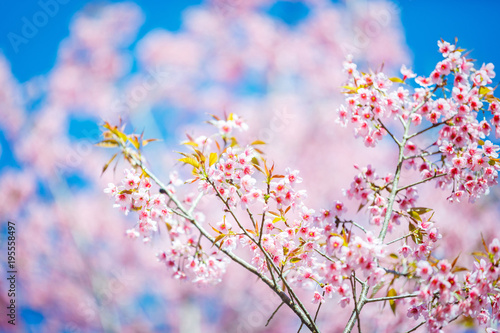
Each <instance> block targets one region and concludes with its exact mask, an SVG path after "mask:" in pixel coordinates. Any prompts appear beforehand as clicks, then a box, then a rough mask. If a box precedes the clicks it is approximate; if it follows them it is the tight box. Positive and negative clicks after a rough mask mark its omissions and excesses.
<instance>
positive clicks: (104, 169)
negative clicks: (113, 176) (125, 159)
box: [101, 153, 118, 175]
mask: <svg viewBox="0 0 500 333" xmlns="http://www.w3.org/2000/svg"><path fill="white" fill-rule="evenodd" d="M116 155H118V153H116V154H114V155H113V157H111V159H110V160H109V161H108V163H106V164H105V165H104V167H103V168H102V173H101V175H102V174H103V173H104V172H105V171H106V170H107V169H108V167H109V165H110V164H111V162H113V160H114V159H115V157H116Z"/></svg>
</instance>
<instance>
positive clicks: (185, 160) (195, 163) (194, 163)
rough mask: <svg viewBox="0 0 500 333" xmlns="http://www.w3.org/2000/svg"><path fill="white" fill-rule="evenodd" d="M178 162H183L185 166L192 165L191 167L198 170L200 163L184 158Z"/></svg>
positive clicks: (190, 158)
mask: <svg viewBox="0 0 500 333" xmlns="http://www.w3.org/2000/svg"><path fill="white" fill-rule="evenodd" d="M179 161H180V162H184V163H186V164H190V165H192V166H193V167H195V168H198V167H199V166H200V163H198V161H197V160H195V159H194V158H192V157H184V158H180V159H179Z"/></svg>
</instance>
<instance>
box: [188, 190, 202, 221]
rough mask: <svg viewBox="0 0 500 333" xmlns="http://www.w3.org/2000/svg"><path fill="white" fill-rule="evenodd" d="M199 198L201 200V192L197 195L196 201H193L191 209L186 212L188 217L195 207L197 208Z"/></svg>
mask: <svg viewBox="0 0 500 333" xmlns="http://www.w3.org/2000/svg"><path fill="white" fill-rule="evenodd" d="M201 198H203V192H201V193H200V194H198V196H197V197H196V199H195V200H194V201H193V204H192V205H191V207H190V208H189V210H188V213H189V215H191V214H193V212H194V210H195V209H196V206H198V203H199V202H200V200H201Z"/></svg>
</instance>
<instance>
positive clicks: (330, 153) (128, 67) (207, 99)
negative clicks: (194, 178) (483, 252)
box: [0, 0, 500, 332]
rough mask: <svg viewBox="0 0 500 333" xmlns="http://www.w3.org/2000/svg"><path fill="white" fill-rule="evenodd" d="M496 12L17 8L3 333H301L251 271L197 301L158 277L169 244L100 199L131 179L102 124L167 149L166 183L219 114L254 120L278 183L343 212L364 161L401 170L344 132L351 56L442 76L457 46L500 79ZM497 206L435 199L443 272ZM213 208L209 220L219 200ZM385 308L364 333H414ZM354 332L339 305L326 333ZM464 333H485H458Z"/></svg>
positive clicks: (6, 102) (343, 4)
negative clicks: (492, 67) (12, 258)
mask: <svg viewBox="0 0 500 333" xmlns="http://www.w3.org/2000/svg"><path fill="white" fill-rule="evenodd" d="M499 13H500V3H499V2H497V1H474V2H472V1H440V2H435V1H430V0H429V1H423V0H422V1H403V0H401V1H392V2H390V1H359V0H349V1H327V0H308V1H272V0H251V1H246V0H212V1H164V2H157V1H152V0H151V1H129V2H118V1H108V2H104V1H70V0H46V1H44V0H41V1H30V2H9V3H5V2H3V3H2V4H0V223H1V228H2V229H1V231H2V237H1V241H2V243H1V253H2V254H1V255H0V258H2V264H3V265H4V266H2V269H4V268H5V258H6V245H5V240H6V222H7V221H8V220H10V221H15V222H16V228H17V229H16V230H17V231H16V237H17V253H16V254H17V258H16V260H17V265H18V275H17V276H18V281H17V291H18V293H17V297H16V299H17V306H18V308H17V310H18V312H17V315H18V318H17V325H16V327H15V328H12V327H11V326H10V325H7V324H6V320H5V318H6V317H4V315H3V311H4V310H2V317H1V320H0V331H5V332H11V331H13V332H17V331H18V332H103V331H107V332H290V331H296V330H297V328H298V325H299V323H298V321H297V319H295V318H294V316H293V313H291V311H288V310H287V309H282V310H280V312H279V313H278V314H277V315H276V317H275V318H274V319H273V321H272V322H271V323H270V325H269V326H268V327H264V325H265V323H266V321H267V318H268V317H269V315H270V313H271V312H272V311H273V310H274V308H275V307H276V306H277V305H279V300H278V299H276V298H275V297H274V295H271V294H270V293H269V292H268V290H266V288H265V287H262V286H261V285H260V284H259V282H258V281H254V280H252V279H248V275H246V274H245V272H244V271H241V270H240V269H238V268H237V267H235V266H232V268H231V269H230V271H229V272H228V274H227V278H226V280H225V281H224V282H223V283H222V284H220V285H218V286H216V287H210V288H206V289H198V288H196V287H194V286H192V285H190V284H189V283H181V282H179V281H177V280H173V279H171V278H170V275H171V273H170V272H169V271H168V270H167V269H166V268H165V267H164V266H162V265H161V264H159V263H158V262H157V261H156V258H155V253H156V252H157V251H159V250H161V249H162V248H164V247H165V244H164V243H163V242H164V241H165V240H162V239H161V238H158V239H155V240H154V241H153V242H152V243H151V244H147V245H144V244H142V243H141V242H140V241H131V240H129V239H127V238H126V237H125V235H124V230H125V229H128V228H130V226H131V225H133V224H134V219H133V217H125V216H122V214H121V213H120V212H118V211H116V210H113V208H112V202H111V201H110V199H109V198H108V197H107V196H106V195H105V194H104V193H103V192H102V189H103V188H104V187H105V186H106V185H107V183H108V182H117V181H119V179H120V176H121V174H122V173H121V170H122V168H123V167H124V166H125V165H124V163H121V164H120V165H118V167H117V170H116V173H113V172H112V171H108V172H107V173H106V174H104V175H102V176H101V170H102V166H103V165H104V164H105V163H106V161H107V160H108V159H109V158H110V157H111V155H112V153H111V152H110V151H107V150H105V149H102V148H98V147H96V146H94V144H95V143H96V142H97V141H98V140H99V135H100V130H99V124H101V123H102V122H103V121H104V120H107V121H111V122H116V121H118V119H120V118H121V119H123V120H124V121H125V122H126V123H127V124H128V128H129V129H130V130H136V131H138V132H141V131H142V130H144V132H145V136H146V137H147V138H151V137H154V138H160V139H162V141H160V142H157V143H154V144H150V145H148V147H147V148H146V151H145V153H146V156H147V157H148V160H149V163H150V165H151V167H152V169H153V170H154V171H155V172H156V173H157V174H158V175H160V176H161V177H164V178H165V179H168V174H169V172H170V171H172V170H173V169H179V167H180V166H179V165H178V164H176V162H175V157H176V155H175V153H173V151H174V150H178V149H179V148H177V144H178V143H179V142H180V141H181V140H183V139H184V138H185V133H189V134H193V135H200V134H204V133H207V131H210V130H211V129H210V128H208V127H207V126H205V125H203V121H204V120H207V114H217V115H222V114H223V113H224V112H227V113H228V112H234V113H237V114H240V115H241V116H243V117H244V118H245V119H246V120H247V121H248V123H249V125H250V130H249V132H248V133H247V135H248V138H250V140H251V141H253V139H261V140H263V141H266V142H267V143H268V145H267V146H266V147H265V151H266V154H267V156H268V158H269V159H271V160H274V161H275V162H276V164H277V167H278V168H280V169H281V170H283V169H284V168H285V167H287V166H290V167H293V168H297V169H300V170H301V175H302V176H303V178H304V183H303V186H304V188H305V189H307V190H308V192H309V197H308V202H307V205H308V206H310V207H313V208H315V209H319V208H321V207H328V206H329V205H331V203H332V202H333V201H334V200H336V199H342V191H341V190H342V188H347V187H349V183H350V181H351V179H352V177H353V176H354V175H355V174H356V171H355V170H354V169H353V168H352V165H353V164H354V163H358V164H360V165H364V164H368V163H371V164H372V165H374V166H375V167H376V168H377V170H380V172H382V173H384V172H388V171H393V170H391V168H392V167H393V165H394V164H393V163H391V162H393V161H394V158H395V156H394V152H393V149H392V148H394V147H392V146H391V144H390V142H388V143H387V144H381V145H380V146H379V147H378V148H377V149H376V150H374V149H366V148H365V147H364V146H363V145H362V144H361V143H360V142H356V141H355V140H354V139H353V136H352V133H351V130H350V129H344V128H341V127H340V126H338V125H337V124H336V123H335V119H336V115H335V110H336V108H337V107H338V106H339V104H340V103H341V102H342V97H341V96H340V94H339V87H340V86H341V85H342V82H343V80H344V76H343V73H342V61H343V60H344V58H345V55H346V54H348V53H350V54H353V55H354V57H355V60H356V61H357V62H358V63H360V64H361V65H362V66H363V67H364V68H366V69H369V68H373V69H374V68H379V67H380V65H381V64H382V63H383V64H384V66H385V67H384V68H385V70H386V71H388V72H390V73H392V74H393V75H397V72H398V70H399V68H400V66H401V64H403V63H404V64H406V65H407V66H408V67H412V68H413V69H414V70H415V71H416V72H417V73H418V74H420V75H428V74H429V73H430V72H431V71H432V69H433V67H434V64H435V63H436V62H437V61H439V60H440V57H441V56H440V55H439V54H438V53H437V44H436V43H437V40H438V39H440V38H444V39H445V40H448V41H450V42H453V41H454V39H455V37H457V38H458V40H459V45H460V46H461V47H463V48H466V49H469V50H472V54H471V56H472V58H474V59H477V61H478V62H479V64H481V63H483V62H493V63H494V64H499V63H500V52H499V50H500V36H499V34H498V33H497V31H498V27H497V22H496V17H497V16H498V14H499ZM497 81H498V80H497ZM208 133H209V132H208ZM181 173H182V169H181ZM409 177H410V176H409ZM403 180H404V179H403ZM193 191H196V189H195V188H190V187H187V188H186V190H185V192H182V193H181V195H186V196H189V195H191V193H192V192H193ZM498 193H499V192H498V190H494V191H492V193H490V195H489V196H487V197H485V198H482V199H481V200H479V201H478V202H477V203H476V204H475V205H470V204H467V203H464V204H461V205H454V206H450V205H449V204H447V203H446V202H445V198H446V196H447V195H448V194H447V193H440V192H436V191H434V190H433V188H432V186H428V187H427V188H425V187H424V188H423V189H422V191H421V194H420V196H421V200H422V205H426V204H427V206H431V207H434V208H436V220H437V221H438V223H439V225H440V227H441V229H442V230H443V233H444V235H445V236H444V238H445V239H446V240H445V241H443V244H442V245H441V247H440V248H439V249H438V250H437V255H438V256H441V257H446V256H447V257H453V258H454V257H455V256H456V255H457V254H458V253H459V252H462V253H467V252H470V251H472V250H473V249H475V248H476V247H477V246H479V245H480V239H481V236H480V233H481V232H483V234H484V235H486V237H489V238H491V237H493V235H494V233H495V231H496V230H498V222H497V221H498V218H499V214H498V213H499V212H498V208H497V203H498ZM201 208H202V209H204V210H205V211H206V212H207V216H208V218H210V211H211V210H213V208H212V206H211V205H210V202H209V201H208V200H207V201H202V203H201ZM354 212H355V209H351V213H352V216H354ZM365 218H366V216H364V215H362V214H361V215H360V216H358V219H359V220H360V223H364V222H366V221H363V220H364V219H365ZM461 260H462V259H461ZM463 260H464V265H465V264H467V259H463ZM1 281H2V282H0V286H1V294H0V308H2V309H5V306H6V304H7V303H6V302H7V301H8V299H7V295H6V291H5V290H4V289H5V286H6V283H4V281H5V280H4V278H3V277H1ZM385 310H387V309H385ZM385 310H384V309H380V308H378V307H373V308H372V309H370V310H368V311H367V312H366V314H364V317H363V325H365V326H366V331H377V332H395V331H397V330H403V329H404V327H406V326H405V325H408V327H410V326H409V325H411V323H410V324H405V323H404V321H405V318H406V311H405V310H404V309H398V311H399V312H398V316H394V315H392V314H391V313H390V311H389V313H387V312H382V313H385V314H386V315H384V316H381V315H380V314H381V311H385ZM346 316H347V314H346V313H344V312H342V311H340V310H339V309H338V306H337V305H336V302H335V301H334V302H331V304H330V305H328V306H325V307H324V309H323V310H322V313H321V314H320V317H319V320H320V327H322V329H323V330H324V331H325V332H338V331H339V330H340V329H341V327H343V324H344V322H345V320H346V318H347V317H346ZM466 330H469V331H475V329H474V328H472V327H465V326H463V325H461V324H460V323H458V324H457V325H455V326H453V327H451V328H449V331H450V332H455V331H466Z"/></svg>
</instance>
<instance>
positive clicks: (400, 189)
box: [397, 173, 446, 193]
mask: <svg viewBox="0 0 500 333" xmlns="http://www.w3.org/2000/svg"><path fill="white" fill-rule="evenodd" d="M443 176H446V174H445V173H440V174H439V175H434V176H432V177H429V178H425V179H422V180H420V181H418V182H416V183H413V184H410V185H406V186H403V187H400V188H398V189H397V193H399V192H401V191H403V190H406V189H407V188H410V187H413V186H417V185H419V184H422V183H425V182H428V181H429V180H433V179H436V178H439V177H443Z"/></svg>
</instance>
